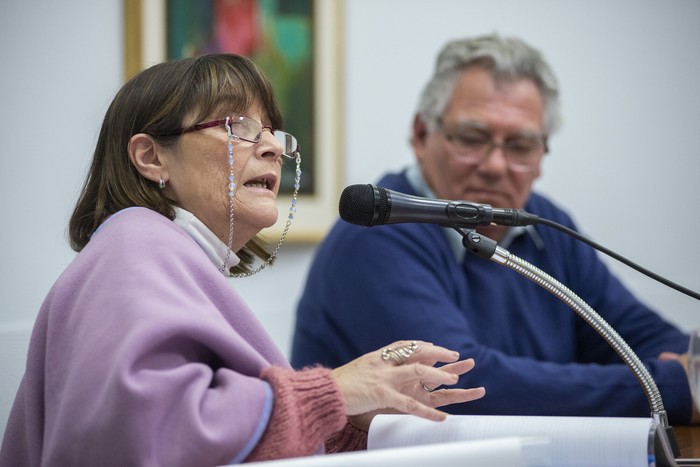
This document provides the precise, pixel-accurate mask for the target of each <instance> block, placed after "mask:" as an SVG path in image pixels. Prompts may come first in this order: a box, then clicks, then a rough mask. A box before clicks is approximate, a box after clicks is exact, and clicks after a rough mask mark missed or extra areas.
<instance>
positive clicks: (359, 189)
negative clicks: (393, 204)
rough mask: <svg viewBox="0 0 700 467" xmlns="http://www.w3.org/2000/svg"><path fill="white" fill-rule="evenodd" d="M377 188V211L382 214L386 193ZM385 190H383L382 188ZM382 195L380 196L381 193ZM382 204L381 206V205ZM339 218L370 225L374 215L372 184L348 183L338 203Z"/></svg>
mask: <svg viewBox="0 0 700 467" xmlns="http://www.w3.org/2000/svg"><path fill="white" fill-rule="evenodd" d="M382 191H383V190H379V193H378V194H379V195H380V199H383V201H384V202H383V203H382V202H381V200H380V205H379V206H378V208H379V211H380V212H382V213H383V214H385V213H386V211H387V201H386V193H382ZM384 191H385V190H384ZM382 194H383V195H384V196H381V195H382ZM382 206H383V207H382ZM338 211H339V212H340V218H341V219H343V220H344V221H346V222H349V223H351V224H356V225H364V226H370V225H374V223H376V222H374V223H373V222H372V220H373V219H374V216H375V189H374V186H372V185H350V186H349V187H346V188H345V189H344V190H343V193H341V195H340V203H339V204H338Z"/></svg>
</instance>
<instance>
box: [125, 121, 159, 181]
mask: <svg viewBox="0 0 700 467" xmlns="http://www.w3.org/2000/svg"><path fill="white" fill-rule="evenodd" d="M160 148H161V147H160V145H159V144H158V143H156V142H155V140H154V139H153V137H152V136H150V135H147V134H145V133H137V134H135V135H134V136H132V137H131V139H129V145H128V151H129V160H131V163H132V164H133V165H134V167H136V170H138V172H139V173H140V174H141V175H142V176H143V177H144V178H147V179H148V180H151V181H152V182H154V183H159V182H160V181H161V180H163V181H166V182H167V181H168V178H169V176H168V167H167V164H165V163H164V162H165V161H164V160H162V153H161V152H160Z"/></svg>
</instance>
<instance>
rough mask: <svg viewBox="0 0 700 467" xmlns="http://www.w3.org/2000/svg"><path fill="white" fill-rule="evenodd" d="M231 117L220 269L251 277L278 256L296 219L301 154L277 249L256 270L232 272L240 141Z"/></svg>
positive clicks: (228, 131) (232, 275)
mask: <svg viewBox="0 0 700 467" xmlns="http://www.w3.org/2000/svg"><path fill="white" fill-rule="evenodd" d="M229 118H230V117H226V123H225V125H226V132H227V133H228V169H229V174H228V204H229V224H228V245H227V246H228V251H227V252H226V258H224V262H223V264H222V265H221V267H220V268H219V271H221V272H222V273H228V275H229V277H250V276H252V275H253V274H257V273H258V272H260V271H262V270H263V269H265V267H267V266H268V265H269V264H270V263H271V262H272V261H273V260H274V258H275V257H276V256H277V252H278V251H279V249H280V247H282V243H284V240H285V239H286V238H287V232H288V231H289V226H290V225H292V220H294V214H295V213H296V211H297V196H298V195H299V187H300V183H299V182H300V180H301V155H300V154H299V153H298V152H297V154H296V158H295V162H296V170H295V172H294V192H293V193H292V203H291V205H290V206H289V213H288V215H287V222H286V224H285V226H284V230H283V231H282V235H281V236H280V239H279V241H278V242H277V246H275V249H274V250H272V253H271V254H270V257H269V258H268V259H267V260H265V261H264V262H263V263H262V264H260V266H258V268H257V269H255V270H254V271H250V272H243V273H238V274H233V273H232V272H231V268H229V266H228V263H229V260H230V259H231V253H232V247H233V197H234V195H235V193H236V179H235V175H234V172H233V165H234V157H233V143H234V141H238V137H237V136H236V135H234V134H233V132H232V130H231V124H230V122H229Z"/></svg>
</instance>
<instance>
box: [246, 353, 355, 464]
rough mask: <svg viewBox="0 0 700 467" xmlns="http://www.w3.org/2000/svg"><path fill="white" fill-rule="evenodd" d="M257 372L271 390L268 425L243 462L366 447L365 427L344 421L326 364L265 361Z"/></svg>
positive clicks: (338, 391)
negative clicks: (295, 367) (312, 365)
mask: <svg viewBox="0 0 700 467" xmlns="http://www.w3.org/2000/svg"><path fill="white" fill-rule="evenodd" d="M261 378H262V379H264V380H266V381H268V382H269V383H270V385H271V386H272V390H273V392H274V394H275V405H274V408H273V410H272V416H271V417H270V421H269V423H268V425H267V429H266V430H265V433H264V434H263V437H262V438H261V439H260V442H259V443H258V445H257V446H256V447H255V449H254V450H253V452H251V454H250V455H249V456H248V458H247V459H246V462H253V461H263V460H272V459H282V458H287V457H301V456H308V455H312V454H314V453H318V452H320V451H319V449H320V447H321V445H322V444H324V443H325V451H326V452H327V453H334V452H340V451H357V450H362V449H366V448H367V433H366V432H364V431H362V430H359V429H357V428H355V427H354V426H352V425H351V424H350V423H348V421H347V417H346V416H345V407H344V405H345V404H344V402H343V397H342V394H341V393H340V388H339V387H338V385H337V384H336V382H335V380H334V379H333V377H332V376H331V372H330V370H328V369H326V368H320V367H319V368H310V369H305V370H302V371H294V370H291V369H288V368H281V367H275V366H272V367H269V368H266V369H265V370H263V372H262V375H261Z"/></svg>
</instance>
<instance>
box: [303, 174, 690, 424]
mask: <svg viewBox="0 0 700 467" xmlns="http://www.w3.org/2000/svg"><path fill="white" fill-rule="evenodd" d="M378 184H379V185H380V186H383V187H385V188H389V189H392V190H396V191H399V192H403V193H408V194H415V193H414V190H413V188H412V187H411V185H410V184H409V183H408V180H407V179H406V177H405V174H404V173H401V174H391V175H388V176H386V177H384V178H383V179H382V180H380V181H379V183H378ZM525 209H526V210H527V211H528V212H531V213H533V214H537V215H538V216H540V217H543V218H547V219H550V220H552V221H555V222H558V223H560V224H563V225H565V226H567V227H569V228H572V229H575V226H574V223H573V221H572V220H571V218H570V217H569V216H568V215H567V214H566V213H565V212H563V211H562V210H561V209H559V208H557V207H556V206H555V205H554V204H553V203H552V202H550V201H548V200H547V199H545V198H544V197H543V196H540V195H537V194H534V193H533V194H532V195H531V197H530V199H529V201H528V203H527V205H526V206H525ZM535 228H536V230H537V233H538V234H539V237H540V238H541V239H542V241H543V245H542V244H540V245H538V244H537V243H536V242H535V241H534V240H533V237H532V236H531V235H520V236H518V237H516V238H515V240H514V241H513V243H512V244H511V245H509V246H508V248H507V249H508V251H510V252H511V253H512V254H514V255H516V256H519V257H520V258H522V259H524V260H526V261H528V262H529V263H531V264H533V265H535V266H537V267H538V268H540V269H542V270H544V271H545V272H547V273H548V274H550V275H551V276H553V277H554V278H555V279H557V280H559V281H560V282H561V283H563V284H564V285H566V286H567V287H569V288H570V289H571V290H572V291H573V292H574V293H576V294H577V295H578V296H579V297H581V298H582V299H583V300H584V301H585V302H586V303H588V304H589V305H590V306H591V307H592V308H593V309H594V310H596V311H597V312H598V313H599V314H600V315H602V316H603V318H604V319H605V320H606V321H607V322H608V323H610V324H611V325H612V327H613V328H614V329H615V330H616V331H617V332H618V333H619V334H620V335H621V336H622V337H623V338H624V339H625V340H626V341H627V343H628V344H629V345H630V346H631V347H632V349H634V351H635V352H636V353H637V355H638V356H639V358H640V359H642V361H643V362H644V363H645V365H646V366H647V368H648V369H649V371H650V373H651V375H652V376H653V378H654V380H655V381H656V383H657V385H658V386H659V389H660V390H661V394H662V397H663V401H664V405H665V407H666V411H667V413H668V416H669V419H670V421H671V423H672V424H674V423H675V424H686V423H688V422H689V421H690V415H691V396H690V390H689V385H688V380H687V377H686V374H685V372H684V370H683V368H682V367H681V366H680V365H679V364H678V363H677V362H671V361H663V362H662V361H659V360H657V359H656V357H657V356H658V355H659V353H661V352H662V351H672V352H678V353H685V352H686V351H687V348H688V336H687V335H686V334H684V333H682V332H681V331H679V330H678V329H676V328H675V327H673V326H672V325H670V324H669V323H667V322H665V321H664V320H663V319H661V318H660V317H659V316H658V315H657V314H656V313H654V312H653V311H652V310H650V309H649V308H648V307H647V306H645V305H644V304H643V303H641V302H640V301H639V300H637V299H636V298H635V297H634V296H633V295H632V294H631V293H630V292H629V291H628V290H627V289H626V288H625V287H624V286H623V285H622V284H621V283H620V281H619V280H618V279H617V278H615V277H614V276H613V275H612V274H611V273H610V271H609V270H608V269H607V267H606V266H605V264H604V263H603V262H601V261H600V259H599V258H598V256H597V254H596V252H595V250H593V249H592V248H591V247H589V246H588V245H585V244H583V243H581V242H579V241H577V240H575V239H573V238H571V237H569V236H567V235H565V234H563V233H561V232H559V231H557V230H554V229H552V228H549V227H546V226H536V227H535ZM444 230H445V229H444V228H442V227H439V226H436V225H432V224H397V225H385V226H375V227H370V228H368V227H361V226H355V225H350V224H348V223H346V222H344V221H338V222H337V224H336V225H335V226H334V228H333V229H332V231H331V232H330V233H329V235H328V237H327V238H326V239H325V240H324V242H323V243H322V244H321V245H320V247H319V249H318V251H317V253H316V256H315V258H314V261H313V263H312V266H311V269H310V272H309V276H308V279H307V282H306V286H305V289H304V292H303V294H302V296H301V299H300V302H299V305H298V310H297V319H296V327H295V331H294V337H293V345H292V356H291V357H292V358H291V361H292V365H293V366H295V367H297V368H300V367H303V366H306V365H310V364H315V363H321V364H323V365H327V366H330V367H336V366H339V365H342V364H344V363H347V362H348V361H350V360H352V359H354V358H356V357H358V356H360V355H362V354H364V353H366V352H370V351H373V350H376V349H378V348H381V347H383V346H385V345H387V344H389V343H391V342H393V341H396V340H400V339H419V340H424V341H427V342H433V343H434V344H437V345H442V346H444V347H447V348H449V349H454V350H457V351H459V352H460V354H461V356H462V358H468V357H473V358H474V359H475V360H476V368H475V369H474V370H472V371H471V372H470V373H468V374H466V375H464V376H462V377H461V378H460V382H459V386H462V387H475V386H485V387H486V396H485V397H484V398H483V399H481V400H478V401H474V402H469V403H466V404H458V405H454V406H451V407H446V408H445V410H447V411H448V412H451V413H456V414H463V413H470V414H509V415H568V416H649V414H650V407H649V404H648V401H647V399H646V397H645V395H644V392H643V390H642V388H641V386H640V384H639V382H638V381H637V380H636V378H635V377H634V375H633V373H632V372H631V370H629V369H628V368H627V366H626V365H625V364H624V363H622V360H621V359H620V358H619V357H618V356H617V354H616V353H615V352H614V351H613V350H612V349H611V348H610V347H609V346H608V344H607V343H606V342H605V341H604V340H603V339H602V338H601V337H600V336H599V335H598V334H597V333H596V331H595V330H593V329H592V328H591V327H590V326H589V325H587V324H586V323H585V322H584V321H583V319H581V318H580V317H579V316H578V315H577V314H576V313H575V312H574V311H573V310H571V309H570V308H569V307H568V306H567V305H566V304H564V303H563V302H562V301H560V300H559V299H558V298H556V297H555V296H553V295H551V294H550V293H549V292H547V291H546V290H544V289H543V288H541V287H540V286H538V285H537V284H535V283H533V282H532V281H530V280H528V279H526V278H524V277H523V276H521V275H519V274H518V273H516V272H514V271H512V270H511V269H509V268H507V267H505V266H502V265H499V264H496V263H494V262H492V261H488V260H484V259H482V258H479V257H478V256H475V255H473V254H471V253H467V255H466V256H465V259H464V262H463V264H460V262H459V261H458V260H457V259H456V257H455V254H454V252H453V250H452V249H451V247H450V244H449V242H448V240H447V236H446V235H445V231H444Z"/></svg>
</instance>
